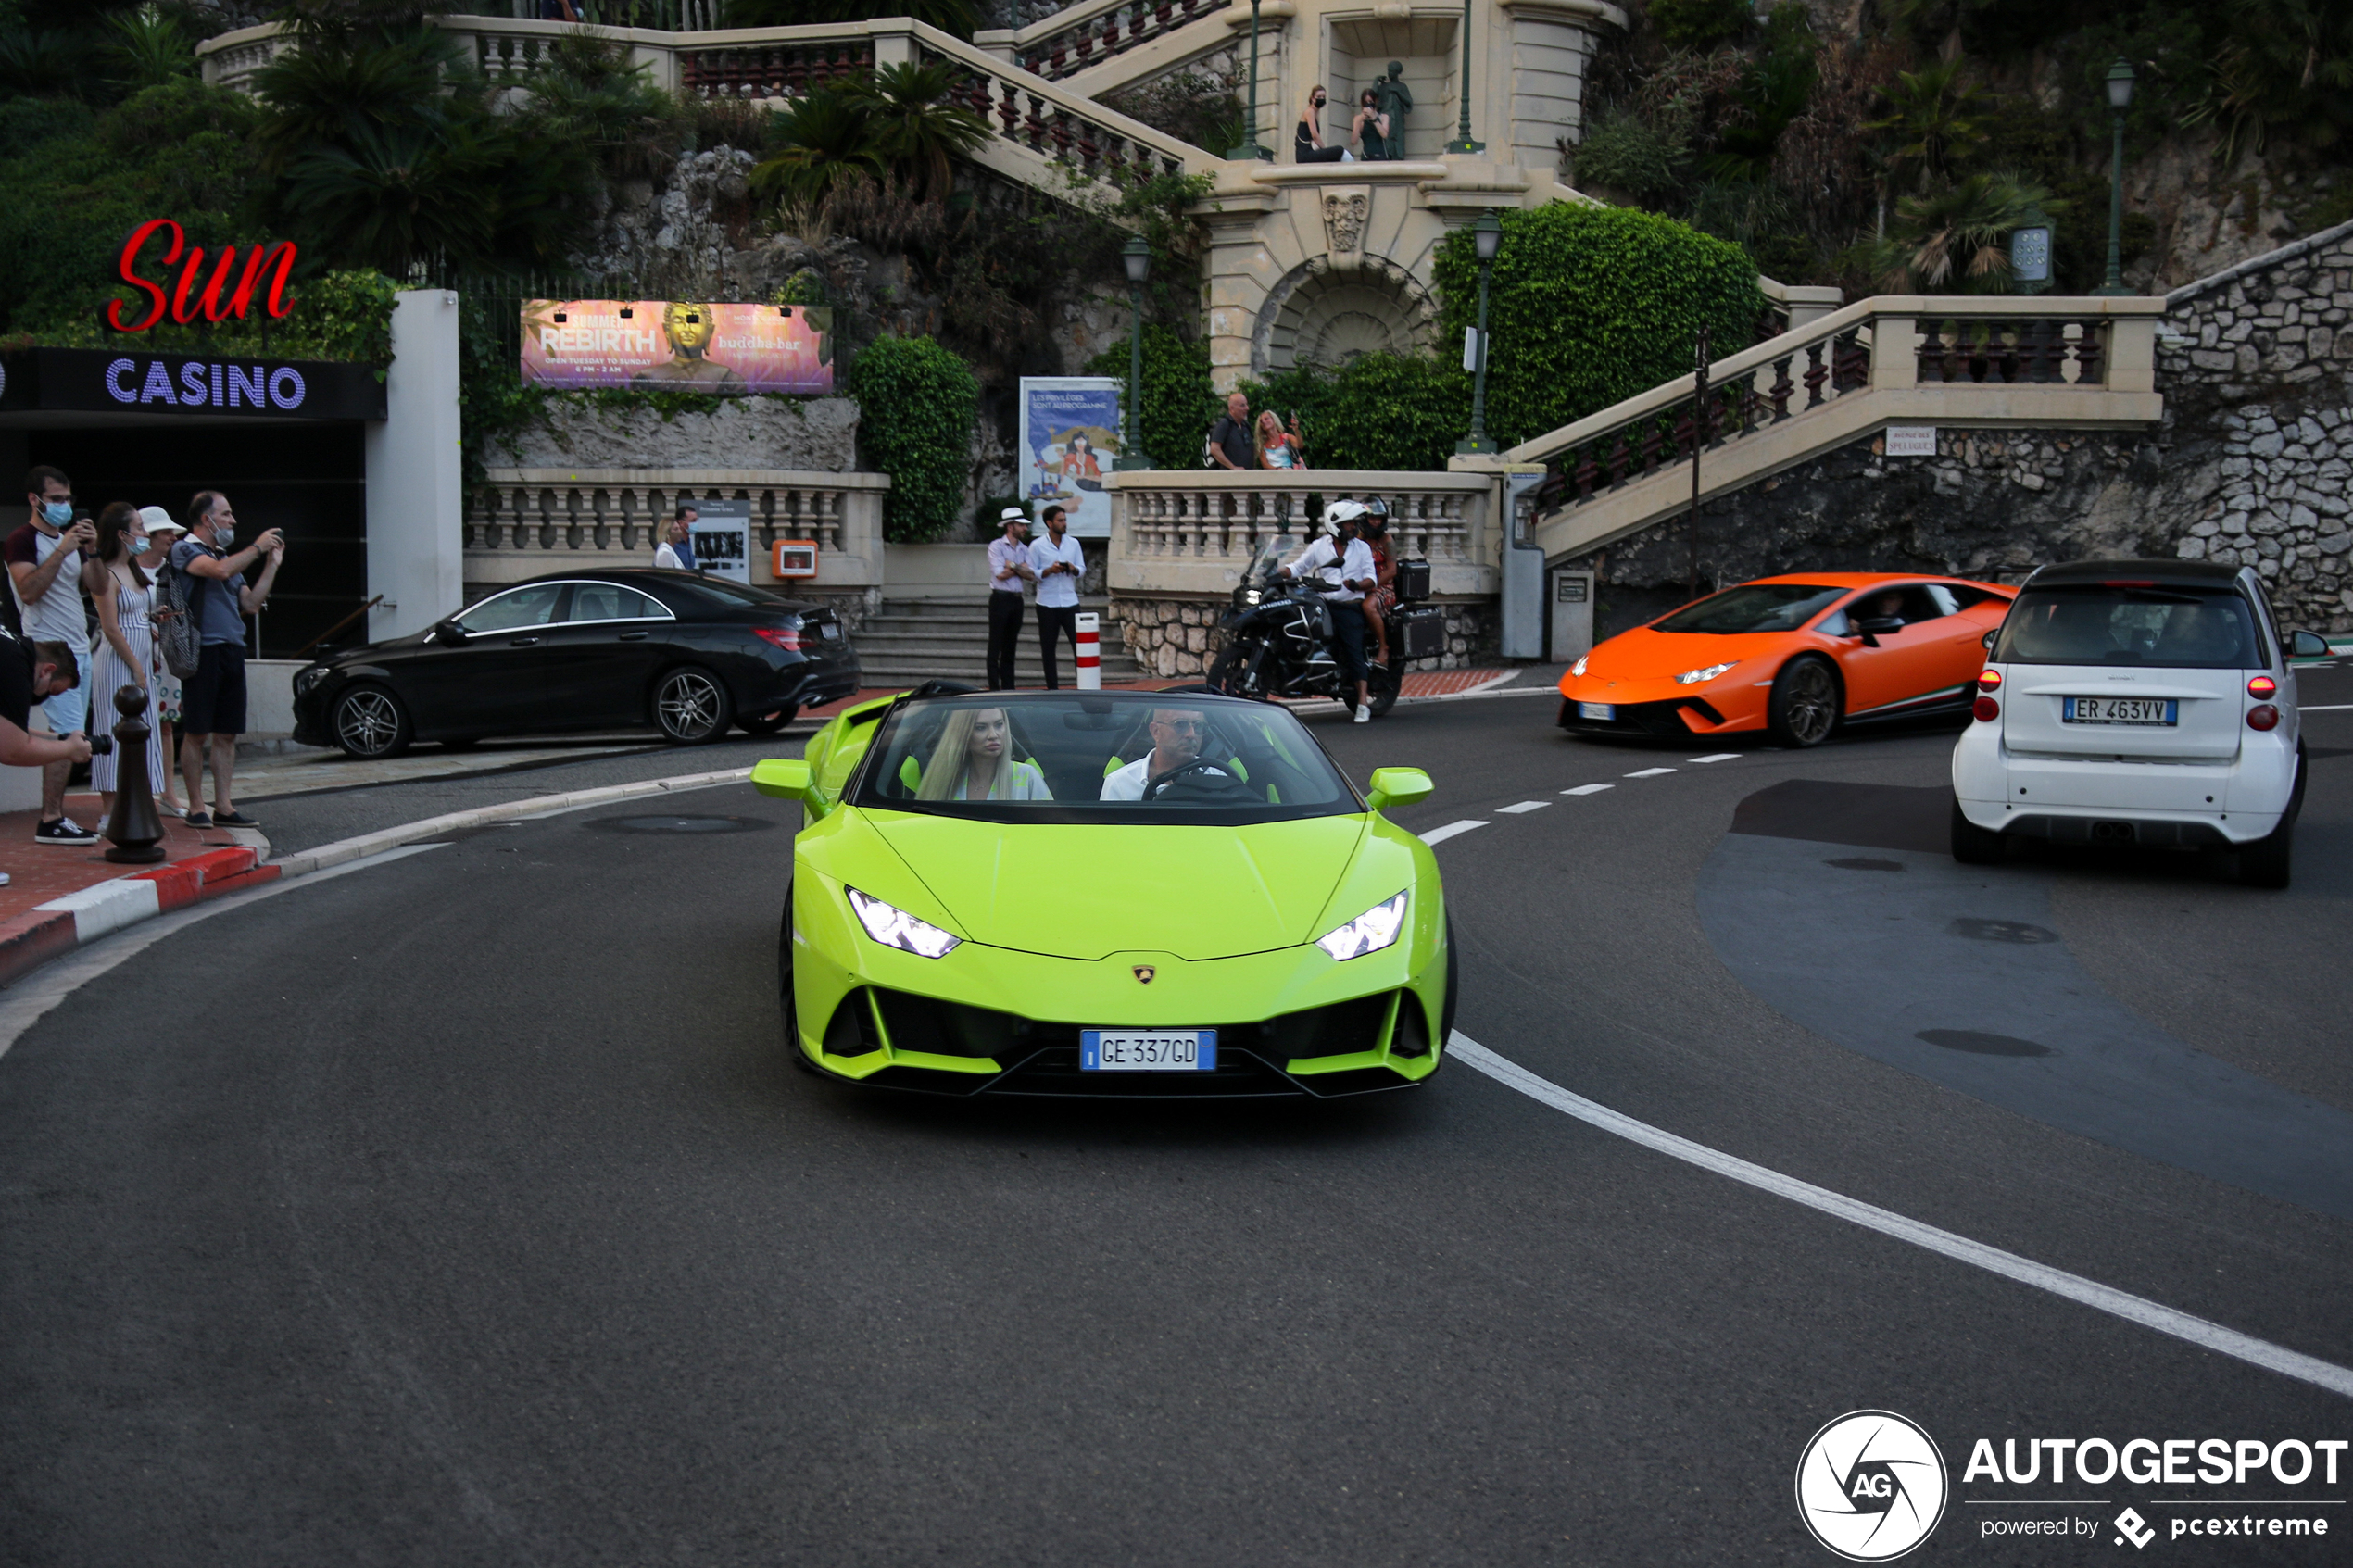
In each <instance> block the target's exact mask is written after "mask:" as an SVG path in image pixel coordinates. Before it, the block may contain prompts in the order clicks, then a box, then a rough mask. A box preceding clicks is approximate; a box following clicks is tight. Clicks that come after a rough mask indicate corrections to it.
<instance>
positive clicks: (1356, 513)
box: [1324, 501, 1365, 533]
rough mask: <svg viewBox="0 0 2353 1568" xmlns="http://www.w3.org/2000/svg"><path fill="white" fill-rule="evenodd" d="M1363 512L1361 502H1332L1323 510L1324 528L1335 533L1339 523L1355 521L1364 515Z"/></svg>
mask: <svg viewBox="0 0 2353 1568" xmlns="http://www.w3.org/2000/svg"><path fill="white" fill-rule="evenodd" d="M1364 515H1365V503H1364V502H1362V501H1334V502H1333V503H1332V504H1331V505H1330V506H1328V507H1326V508H1324V526H1325V527H1326V528H1328V529H1330V530H1331V531H1332V532H1333V533H1339V532H1340V524H1341V523H1343V522H1354V521H1357V520H1358V519H1360V518H1362V517H1363V516H1364Z"/></svg>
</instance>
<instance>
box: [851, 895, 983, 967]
mask: <svg viewBox="0 0 2353 1568" xmlns="http://www.w3.org/2000/svg"><path fill="white" fill-rule="evenodd" d="M849 907H850V908H851V909H854V910H856V911H857V914H858V923H859V924H861V925H862V926H864V927H865V928H866V935H869V936H871V937H873V938H874V939H875V941H877V942H879V943H881V944H882V945H883V946H884V947H896V948H898V949H899V950H900V952H902V953H912V954H914V955H915V956H916V957H917V958H919V959H944V958H946V957H947V956H948V955H949V954H950V953H951V952H953V951H954V950H955V949H956V948H957V947H959V946H961V945H962V944H963V940H964V939H963V937H961V936H951V935H949V934H948V933H947V932H944V931H942V930H940V929H939V927H937V926H936V925H932V924H930V923H928V922H924V921H919V920H917V919H916V918H915V917H914V916H912V915H911V914H909V913H908V912H907V911H906V910H904V909H892V908H891V907H890V906H889V905H888V904H886V903H884V902H883V901H882V900H881V899H879V898H869V897H866V895H864V894H863V893H861V892H859V891H858V889H856V888H854V887H852V888H850V889H849Z"/></svg>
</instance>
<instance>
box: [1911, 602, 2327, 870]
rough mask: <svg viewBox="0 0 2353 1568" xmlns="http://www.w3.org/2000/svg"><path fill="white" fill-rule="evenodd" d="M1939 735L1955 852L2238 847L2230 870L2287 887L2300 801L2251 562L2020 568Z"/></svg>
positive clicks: (2292, 638) (2306, 643)
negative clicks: (1949, 726) (1969, 702)
mask: <svg viewBox="0 0 2353 1568" xmlns="http://www.w3.org/2000/svg"><path fill="white" fill-rule="evenodd" d="M1989 642H1990V646H1991V652H1990V654H1989V656H1988V657H1987V659H1986V661H1985V671H1984V672H1983V673H1982V674H1981V675H1980V676H1978V678H1977V687H1978V695H1977V708H1976V719H1975V721H1974V722H1972V723H1971V724H1970V725H1969V729H1968V730H1967V731H1966V732H1964V733H1963V734H1962V735H1961V739H1960V743H1959V744H1958V745H1957V746H1954V748H1953V858H1954V859H1957V860H1961V861H1965V862H1967V863H1969V864H1971V865H1982V864H1986V863H1989V862H1992V861H1994V860H1997V859H2000V858H2001V856H2002V852H2003V850H2004V849H2005V847H2007V845H2006V841H2007V839H2011V838H2048V839H2057V840H2059V841H2061V842H2064V843H2070V844H2117V845H2123V844H2144V845H2169V846H2179V847H2217V848H2234V849H2236V850H2237V851H2238V858H2239V875H2240V878H2241V880H2243V881H2245V882H2248V883H2251V884H2255V885H2257V886H2260V887H2284V886H2286V885H2287V880H2288V849H2289V838H2290V835H2291V834H2293V833H2294V831H2295V828H2296V809H2297V808H2298V807H2299V806H2301V805H2302V804H2303V800H2304V747H2303V743H2302V740H2301V738H2300V737H2301V730H2302V725H2301V723H2300V722H2299V721H2298V718H2297V714H2296V675H2295V672H2294V671H2292V670H2291V669H2290V668H2289V665H2288V661H2289V660H2290V659H2313V658H2320V657H2323V656H2325V655H2326V654H2327V653H2328V652H2329V646H2328V644H2327V642H2326V641H2324V640H2323V639H2322V637H2321V636H2319V635H2318V634H2317V633H2311V632H2293V633H2284V634H2283V633H2281V631H2280V629H2279V621H2278V618H2277V617H2276V616H2274V615H2273V614H2272V612H2271V599H2270V597H2269V596H2266V595H2265V593H2264V592H2263V581H2262V579H2261V578H2260V577H2259V575H2257V573H2256V572H2255V571H2254V570H2253V569H2252V568H2250V567H2229V566H2222V565H2218V564H2213V563H2209V562H2205V561H2183V560H2168V561H2139V560H2120V561H2076V562H2073V563H2071V564H2070V565H2067V566H2050V567H2045V568H2044V569H2043V570H2042V571H2038V572H2036V573H2035V574H2034V575H2033V576H2032V577H2031V578H2029V579H2027V581H2026V584H2025V586H2024V587H2023V588H2022V589H2021V590H2020V593H2019V596H2018V599H2017V602H2016V603H2014V604H2012V605H2011V606H2010V610H2009V613H2008V615H2007V616H2006V617H2005V618H2004V619H2003V621H2002V624H2001V627H2000V629H1999V630H1998V631H1996V632H1994V633H1991V634H1990V638H1989Z"/></svg>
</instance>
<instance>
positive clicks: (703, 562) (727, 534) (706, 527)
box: [687, 495, 751, 584]
mask: <svg viewBox="0 0 2353 1568" xmlns="http://www.w3.org/2000/svg"><path fill="white" fill-rule="evenodd" d="M694 504H695V508H696V512H695V523H694V526H693V527H692V528H691V529H689V530H688V531H687V533H688V535H689V537H690V538H691V539H692V541H693V544H694V546H695V567H696V569H697V570H698V571H707V572H709V573H710V574H711V576H713V577H724V578H726V579H727V580H728V581H729V582H731V583H746V584H749V583H750V582H751V502H750V501H749V500H748V499H746V498H745V497H743V496H741V495H730V496H723V497H720V498H717V499H709V500H698V501H697V502H695V503H694Z"/></svg>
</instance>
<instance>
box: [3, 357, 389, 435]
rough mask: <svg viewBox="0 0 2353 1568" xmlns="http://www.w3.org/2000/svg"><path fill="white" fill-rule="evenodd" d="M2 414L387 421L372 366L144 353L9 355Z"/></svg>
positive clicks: (322, 361)
mask: <svg viewBox="0 0 2353 1568" xmlns="http://www.w3.org/2000/svg"><path fill="white" fill-rule="evenodd" d="M0 364H5V366H6V383H5V385H0V410H6V411H10V412H13V411H15V410H17V409H20V408H22V409H36V408H37V409H54V410H64V411H71V412H75V413H92V414H95V413H116V414H145V415H154V414H171V415H190V416H195V417H198V418H202V419H208V420H219V419H233V420H251V419H264V420H381V419H383V418H384V383H383V382H382V381H381V380H379V379H378V377H377V373H376V369H375V367H374V366H372V365H359V364H346V363H343V362H341V361H336V360H320V359H263V358H254V357H252V356H250V355H212V354H150V353H147V352H145V350H142V349H139V348H135V347H133V348H131V349H129V351H127V352H124V351H119V350H115V349H108V348H26V349H19V350H18V351H17V352H15V353H13V354H10V355H8V356H7V357H6V359H5V360H4V361H0Z"/></svg>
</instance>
